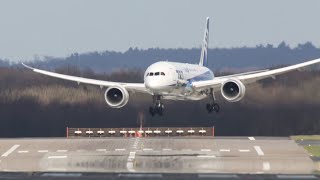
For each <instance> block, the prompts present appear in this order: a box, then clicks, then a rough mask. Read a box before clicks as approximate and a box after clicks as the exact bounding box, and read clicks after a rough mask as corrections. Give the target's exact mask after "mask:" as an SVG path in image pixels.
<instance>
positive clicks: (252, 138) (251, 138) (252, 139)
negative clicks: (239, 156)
mask: <svg viewBox="0 0 320 180" xmlns="http://www.w3.org/2000/svg"><path fill="white" fill-rule="evenodd" d="M248 139H249V140H250V141H254V140H256V139H255V138H254V137H248Z"/></svg>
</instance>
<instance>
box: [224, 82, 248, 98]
mask: <svg viewBox="0 0 320 180" xmlns="http://www.w3.org/2000/svg"><path fill="white" fill-rule="evenodd" d="M245 92H246V87H245V86H244V84H243V83H242V82H241V81H239V80H238V79H229V80H227V81H225V82H224V83H223V84H222V86H221V94H222V96H223V97H224V98H225V99H226V100H227V101H229V102H237V101H240V100H241V99H242V98H243V97H244V95H245Z"/></svg>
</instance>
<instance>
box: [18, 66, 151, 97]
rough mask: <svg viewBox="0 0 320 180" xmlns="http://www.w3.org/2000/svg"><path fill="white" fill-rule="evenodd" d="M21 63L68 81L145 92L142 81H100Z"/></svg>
mask: <svg viewBox="0 0 320 180" xmlns="http://www.w3.org/2000/svg"><path fill="white" fill-rule="evenodd" d="M21 64H22V65H23V66H24V67H26V68H28V69H31V70H33V71H34V72H36V73H40V74H44V75H47V76H51V77H55V78H60V79H65V80H69V81H75V82H77V83H84V84H92V85H98V86H100V87H110V86H122V87H124V88H126V89H127V90H128V91H139V92H145V93H147V89H146V87H145V85H144V84H143V83H125V82H112V81H102V80H96V79H89V78H83V77H77V76H70V75H65V74H59V73H54V72H50V71H44V70H41V69H36V68H32V67H30V66H27V65H25V64H23V63H21Z"/></svg>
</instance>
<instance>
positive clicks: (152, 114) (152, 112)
mask: <svg viewBox="0 0 320 180" xmlns="http://www.w3.org/2000/svg"><path fill="white" fill-rule="evenodd" d="M149 113H150V114H151V116H152V117H153V116H154V115H155V111H154V108H153V107H149Z"/></svg>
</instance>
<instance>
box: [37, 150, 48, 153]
mask: <svg viewBox="0 0 320 180" xmlns="http://www.w3.org/2000/svg"><path fill="white" fill-rule="evenodd" d="M38 152H39V153H47V152H49V151H48V150H38Z"/></svg>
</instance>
